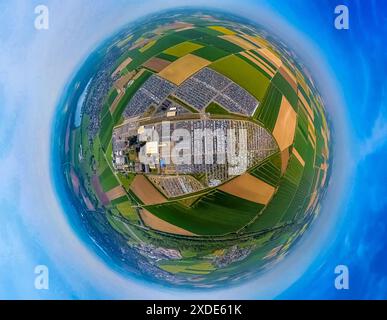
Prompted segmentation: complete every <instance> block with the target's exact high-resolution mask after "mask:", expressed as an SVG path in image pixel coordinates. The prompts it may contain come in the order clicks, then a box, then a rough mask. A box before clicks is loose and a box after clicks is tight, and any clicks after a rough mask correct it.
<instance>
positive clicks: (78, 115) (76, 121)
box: [74, 79, 93, 128]
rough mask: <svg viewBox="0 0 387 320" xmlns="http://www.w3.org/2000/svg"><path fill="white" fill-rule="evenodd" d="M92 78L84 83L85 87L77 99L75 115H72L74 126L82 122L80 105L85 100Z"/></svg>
mask: <svg viewBox="0 0 387 320" xmlns="http://www.w3.org/2000/svg"><path fill="white" fill-rule="evenodd" d="M92 80H93V79H90V80H89V82H88V83H87V85H86V88H85V89H84V90H83V92H82V93H81V96H80V97H79V99H78V102H77V109H76V110H75V115H74V127H76V128H77V127H79V126H80V125H81V122H82V106H83V103H84V102H85V99H86V95H87V92H88V90H89V86H90V83H91V81H92Z"/></svg>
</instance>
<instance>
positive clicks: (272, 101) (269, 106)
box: [253, 85, 282, 131]
mask: <svg viewBox="0 0 387 320" xmlns="http://www.w3.org/2000/svg"><path fill="white" fill-rule="evenodd" d="M281 101H282V94H281V92H279V91H278V89H277V88H276V87H275V86H273V85H270V87H269V89H268V90H267V92H266V95H265V98H264V99H263V102H262V103H261V104H260V106H259V107H258V108H257V110H256V111H255V114H254V116H253V118H254V119H257V120H259V121H260V122H262V123H263V124H264V125H265V127H266V128H267V129H269V130H270V131H273V130H274V126H275V123H276V121H277V117H278V113H279V110H280V106H281Z"/></svg>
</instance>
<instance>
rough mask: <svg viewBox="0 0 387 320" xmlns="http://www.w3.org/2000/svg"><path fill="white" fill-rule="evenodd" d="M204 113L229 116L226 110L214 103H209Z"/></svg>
mask: <svg viewBox="0 0 387 320" xmlns="http://www.w3.org/2000/svg"><path fill="white" fill-rule="evenodd" d="M206 112H208V113H211V114H223V115H224V114H230V112H228V111H227V110H226V109H224V108H223V107H221V106H220V105H219V104H217V103H216V102H211V103H210V104H209V105H208V107H207V108H206Z"/></svg>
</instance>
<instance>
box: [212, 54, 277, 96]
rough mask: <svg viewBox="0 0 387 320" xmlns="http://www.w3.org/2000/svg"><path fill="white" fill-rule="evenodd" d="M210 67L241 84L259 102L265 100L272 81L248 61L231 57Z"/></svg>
mask: <svg viewBox="0 0 387 320" xmlns="http://www.w3.org/2000/svg"><path fill="white" fill-rule="evenodd" d="M210 67H211V68H212V69H214V70H215V71H218V72H220V73H222V74H224V75H225V76H226V77H228V78H230V79H231V80H232V81H234V82H235V83H237V84H239V85H240V86H241V87H242V88H244V89H246V90H247V91H248V92H250V93H251V94H252V95H253V96H254V97H256V98H257V99H258V100H259V101H262V100H263V98H264V96H265V94H266V90H267V88H268V87H269V84H270V81H269V79H267V78H266V77H265V76H264V75H263V74H262V73H260V72H259V71H258V70H257V69H256V68H254V67H253V66H251V65H250V64H249V63H247V62H246V61H244V60H242V59H240V58H238V57H237V56H235V55H231V56H228V57H226V58H223V59H221V60H218V61H216V62H214V63H212V64H211V65H210Z"/></svg>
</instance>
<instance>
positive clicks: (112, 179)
mask: <svg viewBox="0 0 387 320" xmlns="http://www.w3.org/2000/svg"><path fill="white" fill-rule="evenodd" d="M99 181H100V182H101V185H102V189H103V191H104V192H107V191H109V190H111V189H113V188H114V187H117V186H119V185H120V184H119V182H118V181H117V179H116V176H115V175H114V174H113V172H112V170H111V169H110V167H109V166H108V167H106V168H105V170H104V171H103V172H102V174H101V175H100V176H99Z"/></svg>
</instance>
